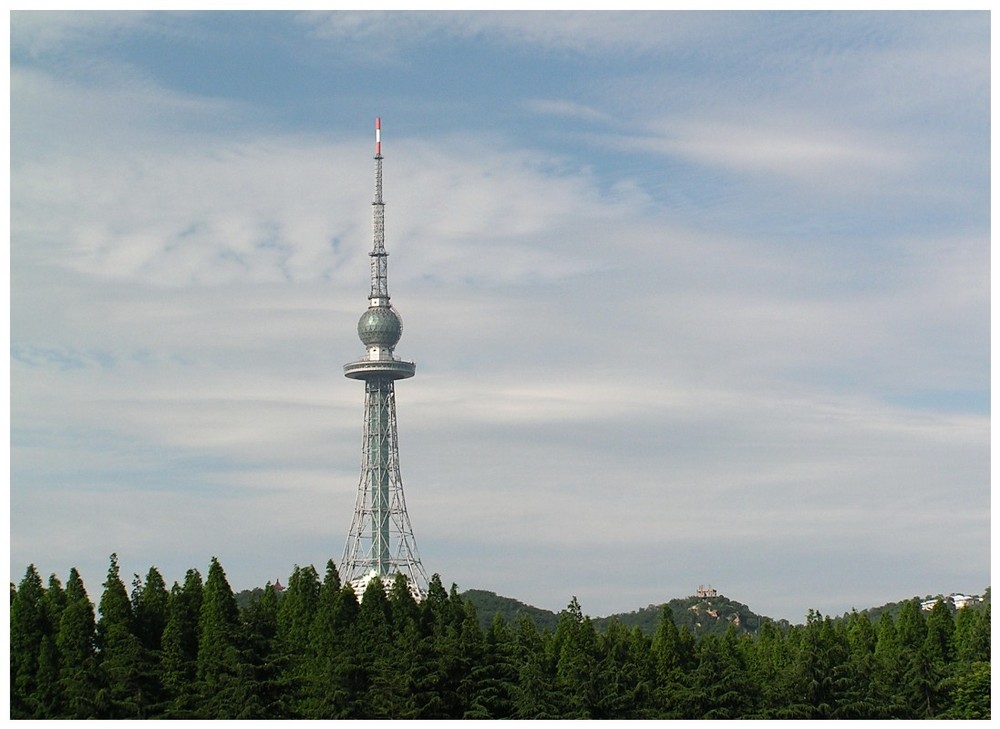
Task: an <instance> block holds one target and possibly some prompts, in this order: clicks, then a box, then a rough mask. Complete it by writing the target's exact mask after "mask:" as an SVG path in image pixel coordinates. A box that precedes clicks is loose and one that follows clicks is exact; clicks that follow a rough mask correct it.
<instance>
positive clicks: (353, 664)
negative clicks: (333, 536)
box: [303, 560, 359, 719]
mask: <svg viewBox="0 0 1000 729" xmlns="http://www.w3.org/2000/svg"><path fill="white" fill-rule="evenodd" d="M357 614H358V600H357V597H356V596H355V595H354V590H353V589H352V588H351V586H350V585H342V584H341V582H340V575H339V574H338V573H337V568H336V566H335V565H334V563H333V560H329V561H328V562H327V564H326V575H325V576H324V578H323V585H322V587H320V593H319V602H318V604H317V607H316V617H315V618H314V619H313V625H312V628H311V629H310V633H309V640H310V643H311V645H312V650H311V651H310V655H311V657H312V659H311V665H310V668H309V676H310V686H309V689H308V692H307V696H308V702H307V703H306V705H305V706H304V707H303V715H304V716H305V717H306V718H309V719H343V718H349V716H350V714H349V711H350V708H351V707H352V706H353V704H354V702H355V700H356V699H357V693H358V685H357V684H358V681H357V675H358V673H359V668H358V664H357V660H358V659H357V657H356V655H355V654H356V652H357V651H356V649H355V643H354V637H355V635H356V631H355V626H354V621H355V619H356V617H357Z"/></svg>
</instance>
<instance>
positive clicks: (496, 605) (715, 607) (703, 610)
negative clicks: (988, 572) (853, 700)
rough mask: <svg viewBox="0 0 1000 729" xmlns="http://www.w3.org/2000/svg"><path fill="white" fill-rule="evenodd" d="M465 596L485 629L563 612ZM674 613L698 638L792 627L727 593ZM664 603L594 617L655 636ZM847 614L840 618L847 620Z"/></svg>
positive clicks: (689, 601) (549, 619) (694, 600)
mask: <svg viewBox="0 0 1000 729" xmlns="http://www.w3.org/2000/svg"><path fill="white" fill-rule="evenodd" d="M462 597H463V598H465V599H466V600H468V601H469V602H471V603H472V604H473V606H474V607H475V608H476V613H477V614H478V615H479V622H480V624H481V625H482V626H483V628H484V629H486V628H488V627H489V625H490V623H492V622H493V618H494V616H495V615H497V614H500V615H501V616H503V618H504V620H506V621H507V622H508V623H513V622H514V621H516V620H517V619H518V617H519V616H521V615H527V616H528V617H530V618H531V619H532V620H533V621H534V623H535V625H537V626H538V628H539V629H540V630H554V629H555V626H556V624H557V622H558V620H559V614H558V613H554V612H552V611H550V610H544V609H542V608H537V607H533V606H531V605H526V604H525V603H523V602H521V601H520V600H515V599H513V598H510V597H503V596H501V595H497V594H496V593H495V592H490V591H488V590H467V591H465V592H463V593H462ZM913 599H919V598H907V599H906V600H901V601H898V602H892V603H887V604H885V605H882V606H880V607H873V608H867V609H865V610H859V611H858V612H863V613H866V614H867V615H868V617H869V619H870V620H871V621H872V622H877V621H878V619H879V617H880V616H881V614H882V613H884V612H887V613H889V614H890V615H891V616H893V617H895V616H896V615H897V614H898V613H899V612H900V610H901V609H902V606H903V605H904V604H905V603H907V602H909V601H911V600H913ZM935 599H944V600H945V602H946V604H948V605H949V606H950V607H951V608H952V610H954V607H955V606H954V602H953V601H951V600H950V596H945V595H936V596H931V595H927V596H925V597H924V598H923V601H924V602H928V601H932V600H935ZM989 602H990V589H989V588H988V587H987V588H986V590H985V592H984V594H983V595H982V596H977V600H976V604H977V605H983V604H988V603H989ZM666 604H667V605H669V606H670V609H671V611H672V612H673V617H674V623H675V624H676V625H677V627H678V628H680V627H681V626H685V627H687V629H688V630H689V631H690V632H691V633H692V635H694V636H695V637H701V636H705V635H721V634H723V633H725V632H726V630H727V629H728V628H729V626H730V625H733V626H735V627H736V630H737V631H739V632H741V633H749V634H755V633H756V632H757V630H758V629H759V628H760V626H761V625H764V624H765V623H768V622H770V623H774V624H775V625H777V626H779V627H788V626H789V625H790V623H789V621H787V620H774V619H772V618H769V617H767V616H766V615H758V614H757V613H755V612H753V611H752V610H751V609H750V608H749V607H747V606H746V605H744V604H743V603H741V602H737V601H735V600H732V599H730V598H728V597H726V596H725V595H711V596H706V597H697V596H694V595H692V596H690V597H682V598H675V599H673V600H670V601H669V602H667V603H666ZM662 607H663V603H661V604H659V605H648V606H646V607H644V608H642V609H639V610H634V611H632V612H629V613H617V614H614V615H608V616H606V617H599V618H592V620H593V623H594V627H595V628H596V629H597V630H598V631H604V630H605V629H606V628H607V626H608V624H609V623H610V622H612V621H615V622H618V623H620V624H621V625H624V626H626V627H628V628H634V627H638V628H639V629H640V630H641V631H642V632H643V633H645V634H647V635H650V636H651V635H653V633H655V632H656V626H657V625H658V624H659V620H660V611H661V609H662ZM846 617H847V615H845V616H843V617H842V618H836V619H837V620H840V619H845V618H846Z"/></svg>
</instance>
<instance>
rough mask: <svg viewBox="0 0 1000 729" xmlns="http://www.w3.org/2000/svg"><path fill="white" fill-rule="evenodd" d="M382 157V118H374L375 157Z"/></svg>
mask: <svg viewBox="0 0 1000 729" xmlns="http://www.w3.org/2000/svg"><path fill="white" fill-rule="evenodd" d="M381 155H382V117H380V116H377V117H375V156H376V157H380V156H381Z"/></svg>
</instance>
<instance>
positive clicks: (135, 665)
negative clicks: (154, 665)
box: [96, 554, 149, 719]
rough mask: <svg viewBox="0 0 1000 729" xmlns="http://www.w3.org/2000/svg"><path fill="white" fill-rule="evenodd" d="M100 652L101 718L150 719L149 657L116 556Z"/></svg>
mask: <svg viewBox="0 0 1000 729" xmlns="http://www.w3.org/2000/svg"><path fill="white" fill-rule="evenodd" d="M98 609H99V611H100V614H101V617H100V619H99V620H98V621H97V649H98V656H99V670H100V677H101V680H102V682H103V688H102V689H101V690H100V691H98V693H97V700H96V703H97V707H96V709H97V715H98V717H99V718H106V719H145V718H147V716H146V714H147V708H148V698H149V697H148V696H147V695H145V693H144V689H145V688H146V679H147V677H148V676H147V671H146V656H145V655H144V654H143V650H142V643H141V642H140V641H139V639H138V637H136V635H135V633H134V632H133V616H132V603H131V602H130V600H129V597H128V593H127V592H126V590H125V584H124V583H123V582H122V580H121V577H120V576H119V569H118V555H116V554H112V555H111V559H110V565H109V567H108V577H107V580H106V581H105V582H104V592H103V593H102V594H101V601H100V605H99V607H98Z"/></svg>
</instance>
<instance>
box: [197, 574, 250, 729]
mask: <svg viewBox="0 0 1000 729" xmlns="http://www.w3.org/2000/svg"><path fill="white" fill-rule="evenodd" d="M239 625H240V624H239V609H238V608H237V606H236V598H235V597H234V596H233V590H232V588H231V587H230V586H229V581H228V580H227V579H226V573H225V571H224V570H223V569H222V565H221V564H219V560H218V559H217V558H215V557H212V562H211V564H210V566H209V568H208V577H206V578H205V589H204V592H203V597H202V602H201V613H200V615H199V619H198V658H197V660H196V662H195V668H196V677H197V681H198V684H199V688H200V690H201V706H202V709H201V712H200V713H201V714H202V715H203V716H204V717H205V718H209V719H235V718H247V717H245V716H244V714H245V712H248V711H249V712H251V713H252V712H253V710H254V703H253V701H252V700H251V701H250V702H249V703H248V702H245V701H244V699H252V697H247V696H244V695H243V693H242V691H241V690H240V687H239V686H238V683H239V681H238V678H239V675H240V669H241V665H240V664H241V661H240V652H239V648H238V638H239Z"/></svg>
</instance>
